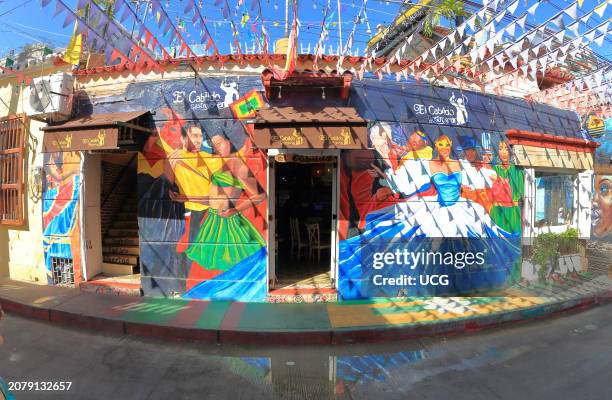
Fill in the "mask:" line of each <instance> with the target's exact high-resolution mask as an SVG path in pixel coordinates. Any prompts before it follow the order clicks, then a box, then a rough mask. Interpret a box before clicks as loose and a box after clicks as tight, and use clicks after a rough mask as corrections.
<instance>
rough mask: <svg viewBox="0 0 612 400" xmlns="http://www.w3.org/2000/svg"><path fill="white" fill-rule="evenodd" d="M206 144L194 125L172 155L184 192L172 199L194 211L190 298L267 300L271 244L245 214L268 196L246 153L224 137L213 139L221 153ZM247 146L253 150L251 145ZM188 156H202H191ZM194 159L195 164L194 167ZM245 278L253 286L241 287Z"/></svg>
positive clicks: (177, 179) (192, 220)
mask: <svg viewBox="0 0 612 400" xmlns="http://www.w3.org/2000/svg"><path fill="white" fill-rule="evenodd" d="M201 143H202V131H201V128H200V127H199V126H195V125H192V126H190V127H189V128H188V129H187V134H186V135H185V136H184V147H183V148H182V149H179V150H177V151H175V153H173V154H172V155H170V157H169V160H170V162H169V164H170V166H171V171H172V172H171V173H172V174H174V176H175V177H176V183H177V185H178V187H179V190H180V192H171V193H170V198H171V199H172V200H174V201H178V202H184V203H185V207H186V209H187V210H190V211H191V216H190V223H189V224H188V226H189V230H190V232H189V234H188V237H189V238H190V239H189V244H188V247H187V249H186V250H185V254H186V255H187V257H188V258H189V259H190V260H191V261H192V266H191V270H190V273H189V278H188V282H187V292H186V293H185V295H184V296H185V297H190V298H211V299H224V298H225V299H240V298H250V299H253V298H257V297H258V296H259V297H261V295H262V293H259V292H260V291H261V289H262V287H263V286H262V285H261V282H262V280H264V281H265V271H266V268H265V251H266V250H265V242H264V239H263V237H262V236H261V234H260V233H259V232H258V230H257V229H256V228H255V227H254V226H253V224H252V223H251V222H250V221H249V220H248V219H247V218H246V217H245V216H244V215H243V214H242V213H243V212H244V211H246V210H248V209H250V208H252V207H254V206H256V205H257V204H259V203H261V202H262V201H264V200H265V194H264V193H260V191H259V189H258V184H257V181H256V179H255V177H253V176H252V174H251V173H250V171H249V169H248V166H247V164H246V163H245V161H244V159H243V155H242V153H243V150H241V151H238V152H235V153H233V152H232V144H231V142H230V141H229V140H228V139H227V138H226V137H225V136H224V135H222V134H214V135H213V136H212V138H211V144H212V148H213V150H214V152H215V154H210V153H207V152H203V151H199V150H196V149H199V148H200V146H201ZM245 146H246V147H248V141H247V143H245ZM185 152H191V153H193V154H196V157H191V158H185V156H186V154H185ZM191 159H193V160H195V161H194V162H192V163H190V162H189V161H188V160H191ZM186 160H187V161H186ZM191 187H193V188H194V191H193V192H191V191H190V188H191ZM196 193H197V194H198V195H196ZM243 194H244V196H243ZM262 263H263V264H262ZM239 280H243V281H248V282H252V283H253V284H252V285H248V284H247V285H240V286H236V285H235V283H236V281H239Z"/></svg>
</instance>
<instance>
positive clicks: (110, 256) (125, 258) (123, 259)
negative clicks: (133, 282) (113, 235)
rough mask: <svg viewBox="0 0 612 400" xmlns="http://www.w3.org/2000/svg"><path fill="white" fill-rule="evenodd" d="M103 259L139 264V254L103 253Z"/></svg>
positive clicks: (112, 261) (105, 260)
mask: <svg viewBox="0 0 612 400" xmlns="http://www.w3.org/2000/svg"><path fill="white" fill-rule="evenodd" d="M102 260H103V261H104V262H105V263H113V264H132V265H138V256H130V255H125V254H112V253H111V254H103V255H102Z"/></svg>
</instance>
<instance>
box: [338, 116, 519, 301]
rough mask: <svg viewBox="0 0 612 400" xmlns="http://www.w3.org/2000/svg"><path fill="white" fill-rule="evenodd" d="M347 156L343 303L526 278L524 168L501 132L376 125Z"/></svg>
mask: <svg viewBox="0 0 612 400" xmlns="http://www.w3.org/2000/svg"><path fill="white" fill-rule="evenodd" d="M369 135H370V141H371V146H372V147H373V149H374V150H373V151H362V152H351V153H346V154H344V160H343V161H344V163H343V171H342V172H343V173H342V180H343V182H342V184H343V186H344V188H345V189H346V190H342V191H341V193H342V197H341V204H342V209H341V215H342V219H344V220H346V221H348V223H345V224H344V226H343V231H342V232H341V238H340V239H341V242H340V267H339V271H340V272H339V273H340V277H339V285H340V293H341V296H342V298H343V299H351V298H364V297H365V298H368V297H379V296H384V297H395V296H414V295H451V294H461V293H471V292H474V291H482V290H488V289H493V288H497V287H501V286H502V285H505V284H508V283H510V282H512V281H514V280H517V279H519V278H520V269H519V265H520V256H521V248H520V235H521V221H522V217H521V204H520V200H521V198H522V197H523V172H522V170H520V169H518V168H516V167H515V165H514V164H513V163H512V154H511V150H510V146H509V145H508V143H507V142H506V141H505V136H504V135H503V134H502V133H496V132H475V131H474V130H471V129H468V128H452V129H449V127H446V126H432V125H417V124H401V123H386V122H377V123H374V124H372V125H371V127H370V128H369Z"/></svg>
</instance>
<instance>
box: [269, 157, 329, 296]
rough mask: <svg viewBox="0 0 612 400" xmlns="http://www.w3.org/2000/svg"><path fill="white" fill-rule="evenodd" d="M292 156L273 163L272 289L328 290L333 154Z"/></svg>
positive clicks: (322, 291)
mask: <svg viewBox="0 0 612 400" xmlns="http://www.w3.org/2000/svg"><path fill="white" fill-rule="evenodd" d="M295 158H296V159H299V160H300V161H295V160H291V161H290V159H289V160H286V161H284V162H276V163H275V167H274V169H275V174H274V216H275V227H274V228H275V229H274V231H275V238H276V240H275V246H276V249H275V250H276V252H275V262H274V265H275V267H274V270H275V271H274V272H275V276H276V282H275V285H274V289H275V291H276V292H277V293H283V292H282V291H283V290H285V291H286V290H295V293H296V294H298V293H299V291H302V292H304V293H310V294H313V293H317V294H319V293H324V292H327V291H331V290H333V282H332V272H333V267H334V266H333V262H332V260H333V259H335V257H334V241H333V237H334V234H335V229H334V228H335V227H334V224H335V223H336V221H335V214H336V211H335V207H336V202H335V201H334V195H335V190H334V187H335V184H336V173H337V171H336V165H335V162H333V161H332V160H335V158H334V157H326V158H309V157H299V158H298V157H295ZM330 158H331V159H332V160H330ZM279 290H280V291H281V292H279ZM287 294H288V293H287Z"/></svg>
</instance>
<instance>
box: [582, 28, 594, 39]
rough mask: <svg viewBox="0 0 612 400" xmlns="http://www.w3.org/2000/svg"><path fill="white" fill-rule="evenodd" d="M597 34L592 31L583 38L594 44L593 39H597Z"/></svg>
mask: <svg viewBox="0 0 612 400" xmlns="http://www.w3.org/2000/svg"><path fill="white" fill-rule="evenodd" d="M595 34H596V32H595V30H592V31H591V32H589V33H585V34H584V35H583V36H584V38H585V39H586V40H588V41H589V42H592V41H593V39H594V38H595Z"/></svg>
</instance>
